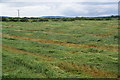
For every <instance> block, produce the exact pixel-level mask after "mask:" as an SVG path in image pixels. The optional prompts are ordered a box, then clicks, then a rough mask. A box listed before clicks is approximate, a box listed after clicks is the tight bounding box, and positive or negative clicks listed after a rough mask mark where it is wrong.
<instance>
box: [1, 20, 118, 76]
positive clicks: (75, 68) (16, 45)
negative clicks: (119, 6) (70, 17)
mask: <svg viewBox="0 0 120 80" xmlns="http://www.w3.org/2000/svg"><path fill="white" fill-rule="evenodd" d="M119 30H120V29H119V28H118V21H117V20H102V21H99V20H98V21H96V20H76V21H61V22H56V21H49V22H2V59H3V63H2V65H3V78H116V77H117V75H118V38H119V36H118V31H119Z"/></svg>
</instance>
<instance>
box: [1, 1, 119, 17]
mask: <svg viewBox="0 0 120 80" xmlns="http://www.w3.org/2000/svg"><path fill="white" fill-rule="evenodd" d="M101 1H102V0H101ZM105 1H107V0H105ZM0 7H1V8H2V9H1V11H2V13H0V16H13V17H16V16H17V9H20V16H21V17H32V16H33V17H37V16H102V15H114V14H115V15H116V14H117V13H118V12H117V11H118V8H117V2H14V3H13V2H10V3H0Z"/></svg>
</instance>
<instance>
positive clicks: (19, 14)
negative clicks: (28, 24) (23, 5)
mask: <svg viewBox="0 0 120 80" xmlns="http://www.w3.org/2000/svg"><path fill="white" fill-rule="evenodd" d="M17 11H18V21H19V22H20V19H19V18H20V12H19V9H18V10H17Z"/></svg>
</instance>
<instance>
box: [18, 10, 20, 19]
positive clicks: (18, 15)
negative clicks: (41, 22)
mask: <svg viewBox="0 0 120 80" xmlns="http://www.w3.org/2000/svg"><path fill="white" fill-rule="evenodd" d="M19 17H20V13H19V9H18V18H19Z"/></svg>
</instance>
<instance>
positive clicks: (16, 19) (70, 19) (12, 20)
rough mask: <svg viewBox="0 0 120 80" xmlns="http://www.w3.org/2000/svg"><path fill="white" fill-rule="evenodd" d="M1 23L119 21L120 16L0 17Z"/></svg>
mask: <svg viewBox="0 0 120 80" xmlns="http://www.w3.org/2000/svg"><path fill="white" fill-rule="evenodd" d="M0 19H1V20H0V21H3V22H47V21H75V20H114V19H118V16H109V17H74V18H71V17H64V18H49V17H46V18H36V17H30V18H28V17H23V18H18V17H0Z"/></svg>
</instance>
